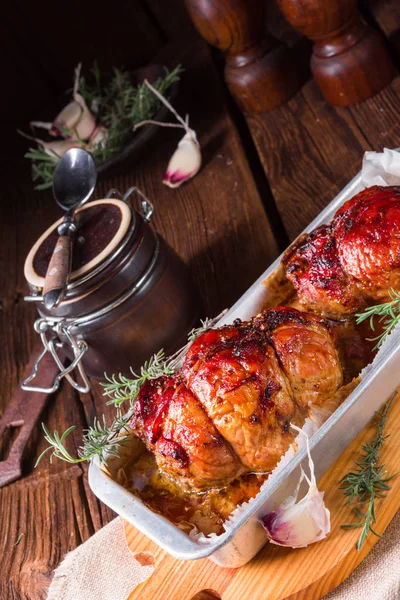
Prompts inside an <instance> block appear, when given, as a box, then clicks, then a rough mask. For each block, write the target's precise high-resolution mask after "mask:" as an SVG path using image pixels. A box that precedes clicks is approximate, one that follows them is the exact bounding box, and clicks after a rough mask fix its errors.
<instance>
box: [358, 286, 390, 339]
mask: <svg viewBox="0 0 400 600" xmlns="http://www.w3.org/2000/svg"><path fill="white" fill-rule="evenodd" d="M389 296H390V298H391V299H390V301H389V302H385V303H384V304H377V305H375V306H369V307H368V308H366V309H365V310H364V311H363V312H362V313H359V314H358V315H356V317H357V324H360V323H363V322H364V321H367V320H369V325H370V327H371V329H372V331H375V325H376V324H375V319H377V320H378V323H380V324H381V325H382V328H383V331H382V333H380V334H379V335H377V336H376V337H374V338H371V339H369V340H368V341H370V342H376V344H375V346H374V350H377V349H378V348H380V347H381V346H382V344H383V343H384V342H385V340H386V339H387V337H388V336H389V334H390V333H391V332H392V331H393V329H394V328H395V327H396V325H397V324H398V323H400V292H396V291H395V290H393V289H392V290H390V291H389Z"/></svg>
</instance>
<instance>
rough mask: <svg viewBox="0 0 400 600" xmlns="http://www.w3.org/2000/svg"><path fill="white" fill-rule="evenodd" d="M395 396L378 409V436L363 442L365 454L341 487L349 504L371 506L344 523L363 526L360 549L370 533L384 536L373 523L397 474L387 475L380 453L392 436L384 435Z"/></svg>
mask: <svg viewBox="0 0 400 600" xmlns="http://www.w3.org/2000/svg"><path fill="white" fill-rule="evenodd" d="M394 397H395V394H393V396H392V398H391V399H390V400H389V401H388V402H387V403H386V404H385V405H384V407H383V408H382V409H381V410H380V411H379V412H377V416H378V417H379V421H378V424H377V435H376V437H375V439H373V440H372V441H371V442H370V443H367V444H364V445H363V447H362V449H363V451H364V456H363V457H362V459H361V460H360V461H359V462H357V461H356V465H357V469H356V470H355V471H352V472H350V473H347V475H345V476H344V477H343V478H342V479H341V482H340V483H341V484H342V485H341V486H340V487H341V489H343V493H344V495H345V496H346V497H347V498H348V500H347V504H351V503H352V502H353V500H354V499H356V500H357V502H358V504H359V505H360V506H366V507H367V509H366V512H365V513H364V512H362V510H361V509H360V508H358V507H355V508H354V510H355V512H356V514H357V516H358V517H360V521H359V522H357V523H348V524H345V525H342V527H343V528H344V529H354V528H356V527H362V531H361V534H360V537H359V539H358V542H357V550H361V547H362V545H363V543H364V541H365V539H366V537H367V535H368V534H369V533H370V532H371V533H372V534H373V535H376V536H378V537H382V536H380V535H379V534H378V533H376V531H374V529H373V527H372V526H373V524H374V523H375V522H376V516H375V500H376V499H377V498H384V497H385V496H386V492H387V491H388V490H389V489H390V486H389V485H388V482H389V481H390V480H391V479H393V477H395V476H396V474H395V475H391V476H387V471H385V470H384V468H385V465H378V460H379V452H380V450H381V448H382V446H383V443H384V441H385V440H386V439H387V438H388V437H389V435H384V429H385V426H386V421H387V418H388V414H389V410H390V407H391V405H392V402H393V400H394Z"/></svg>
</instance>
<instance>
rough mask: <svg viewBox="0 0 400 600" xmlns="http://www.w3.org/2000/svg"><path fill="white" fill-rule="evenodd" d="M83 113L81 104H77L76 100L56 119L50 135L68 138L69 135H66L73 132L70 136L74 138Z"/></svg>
mask: <svg viewBox="0 0 400 600" xmlns="http://www.w3.org/2000/svg"><path fill="white" fill-rule="evenodd" d="M82 112H83V110H82V108H81V106H80V104H79V102H76V100H73V101H72V102H70V103H69V104H67V106H65V107H64V108H63V109H62V111H61V112H60V113H59V114H58V115H57V116H56V118H55V119H54V121H53V124H52V127H51V129H50V131H49V133H50V135H54V136H59V135H60V136H62V137H64V138H66V137H68V134H67V133H66V132H67V131H68V132H71V134H70V135H71V136H73V132H74V131H75V127H76V125H77V124H78V122H79V120H80V119H81V117H82Z"/></svg>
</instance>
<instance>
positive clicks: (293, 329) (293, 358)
mask: <svg viewBox="0 0 400 600" xmlns="http://www.w3.org/2000/svg"><path fill="white" fill-rule="evenodd" d="M258 321H259V326H260V327H261V328H264V329H265V330H266V331H269V332H270V336H271V338H270V339H271V341H272V344H273V346H274V348H275V352H276V354H277V356H278V358H279V362H280V364H281V367H282V369H283V372H284V373H285V375H286V377H287V378H288V380H289V382H290V385H291V388H292V391H293V394H294V397H295V400H296V404H297V406H298V407H299V408H300V409H301V410H304V409H306V408H308V407H311V406H312V405H319V404H321V403H322V402H323V401H324V399H325V398H327V397H329V396H331V395H332V394H334V393H335V391H336V390H337V389H339V387H340V386H341V385H343V371H342V368H341V365H340V360H339V354H338V351H337V349H336V345H335V343H334V342H335V340H334V337H333V334H332V333H331V331H330V330H329V326H328V323H327V321H324V320H322V319H321V318H319V317H317V315H312V314H308V313H303V312H299V311H297V310H295V309H293V308H288V307H278V308H277V309H274V310H269V311H264V312H263V313H261V316H260V317H258Z"/></svg>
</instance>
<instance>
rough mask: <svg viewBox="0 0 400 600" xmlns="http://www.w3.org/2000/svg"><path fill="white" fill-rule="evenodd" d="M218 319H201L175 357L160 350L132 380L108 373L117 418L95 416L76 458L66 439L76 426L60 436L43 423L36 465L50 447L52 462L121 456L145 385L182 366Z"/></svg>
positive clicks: (108, 388) (108, 390) (106, 391)
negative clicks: (43, 442) (124, 405)
mask: <svg viewBox="0 0 400 600" xmlns="http://www.w3.org/2000/svg"><path fill="white" fill-rule="evenodd" d="M219 318H220V316H218V317H216V318H215V319H206V320H205V321H202V322H201V326H200V327H198V328H196V329H192V331H191V332H190V333H189V336H188V340H189V342H188V344H187V345H186V346H185V347H184V348H182V349H181V350H179V351H178V352H177V353H176V354H174V355H173V356H170V357H167V358H166V357H165V354H164V351H163V350H160V351H159V352H158V353H157V354H155V355H154V356H152V358H151V359H150V360H149V361H147V362H146V363H145V364H144V365H143V367H142V368H141V369H140V373H139V374H136V373H134V372H133V371H132V374H133V378H131V379H130V378H128V377H124V376H123V375H118V376H115V375H114V376H112V377H107V376H106V379H107V383H103V384H102V386H103V387H104V395H105V396H108V397H109V398H110V400H109V401H108V402H107V404H113V405H114V406H115V407H116V409H117V413H116V417H115V418H114V420H113V421H112V423H111V425H110V426H108V425H107V422H106V418H105V416H104V415H102V417H101V419H98V418H96V419H95V421H94V423H93V425H92V426H91V427H89V428H88V429H87V430H85V433H84V436H83V445H82V446H81V447H80V448H79V449H78V456H77V457H74V456H72V455H71V454H70V452H69V451H68V450H67V448H66V447H65V444H64V442H65V439H66V438H67V437H68V436H69V434H70V433H71V432H72V431H73V430H74V429H75V425H72V426H71V427H69V428H68V429H67V430H66V431H64V433H63V434H62V435H61V436H60V435H59V433H58V432H57V431H55V432H54V434H53V436H52V435H51V434H50V432H49V430H48V429H47V427H46V426H45V425H44V423H42V427H43V431H44V434H45V435H44V437H45V440H46V441H47V442H48V443H49V446H48V447H47V448H46V449H45V450H44V451H43V452H42V453H41V455H40V456H39V458H38V459H37V461H36V464H35V467H36V466H37V465H38V463H39V462H40V461H41V459H42V458H43V456H44V455H45V454H47V452H48V451H49V450H51V451H52V452H51V456H50V462H52V459H53V456H55V457H56V458H59V459H61V460H64V461H66V462H69V463H80V462H84V461H89V460H91V459H92V458H94V457H95V456H98V457H99V459H100V461H101V462H102V463H105V462H106V458H107V455H112V456H118V446H120V445H121V444H123V443H124V442H125V441H126V440H127V437H128V436H127V435H121V432H124V430H125V431H126V432H129V426H128V422H129V419H130V418H131V416H132V412H133V406H134V403H135V400H136V397H137V395H138V393H139V390H140V388H141V387H142V385H143V384H144V383H145V382H146V381H148V380H150V379H156V378H157V377H161V376H162V375H172V374H173V373H175V372H176V370H177V369H178V368H179V366H180V365H181V363H182V361H183V359H184V356H185V354H186V352H187V350H188V348H189V346H190V345H191V343H192V342H193V341H194V340H195V339H196V338H197V337H198V336H199V335H201V334H202V333H204V332H205V331H207V329H209V328H210V327H211V326H212V325H213V324H214V323H215V321H216V320H218V319H219ZM126 400H129V410H128V412H127V414H125V415H122V413H121V410H120V406H121V405H122V403H123V402H125V401H126Z"/></svg>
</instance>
